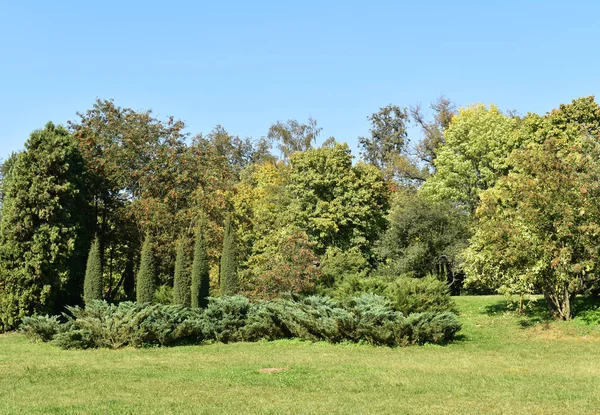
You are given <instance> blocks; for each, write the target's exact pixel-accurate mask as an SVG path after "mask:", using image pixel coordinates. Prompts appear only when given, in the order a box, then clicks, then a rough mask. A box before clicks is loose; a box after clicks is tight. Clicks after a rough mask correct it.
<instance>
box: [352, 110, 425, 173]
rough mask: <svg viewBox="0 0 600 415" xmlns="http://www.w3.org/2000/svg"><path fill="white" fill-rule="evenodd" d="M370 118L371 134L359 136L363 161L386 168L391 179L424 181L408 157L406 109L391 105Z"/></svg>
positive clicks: (385, 171) (385, 170) (381, 168)
mask: <svg viewBox="0 0 600 415" xmlns="http://www.w3.org/2000/svg"><path fill="white" fill-rule="evenodd" d="M368 119H369V121H370V122H371V129H370V132H371V135H370V137H359V138H358V142H359V145H360V146H361V147H362V149H363V150H362V155H363V158H364V160H365V161H366V162H368V163H371V164H372V165H374V166H375V167H377V168H378V169H380V170H381V171H383V172H384V174H385V176H386V178H388V179H392V178H397V179H399V180H409V181H410V180H419V181H420V180H423V177H422V174H421V173H422V172H421V171H420V169H419V168H418V167H417V166H416V164H415V163H414V162H413V160H412V159H411V158H410V157H409V156H408V144H409V140H408V134H407V130H406V124H407V123H408V121H409V117H408V112H407V110H406V109H405V108H400V107H398V106H397V105H391V104H390V105H387V106H386V107H383V108H381V109H380V110H379V112H376V113H374V114H373V115H371V116H369V117H368Z"/></svg>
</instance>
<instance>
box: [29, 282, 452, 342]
mask: <svg viewBox="0 0 600 415" xmlns="http://www.w3.org/2000/svg"><path fill="white" fill-rule="evenodd" d="M68 311H69V313H67V314H65V315H64V317H65V319H66V320H65V321H63V322H61V321H59V319H58V318H57V317H48V316H35V317H27V318H25V319H24V322H23V325H22V327H21V330H22V331H23V332H24V333H25V335H27V337H28V338H29V339H31V340H40V341H44V342H52V343H53V344H55V345H57V346H60V347H62V348H65V349H70V348H91V347H108V348H119V347H123V346H133V347H142V346H149V345H162V346H168V345H177V344H198V343H201V342H203V341H219V342H224V343H228V342H237V341H257V340H261V339H267V340H275V339H285V338H300V339H306V340H310V341H328V342H332V343H337V342H342V341H351V342H365V343H369V344H374V345H387V346H404V345H409V344H423V343H446V342H448V341H450V340H452V339H453V338H454V335H455V334H456V332H457V331H458V330H460V323H459V322H458V320H457V318H456V316H455V315H454V314H453V313H450V312H425V313H414V314H411V315H408V316H404V315H402V313H399V312H397V311H394V310H393V308H392V305H391V303H390V301H389V300H387V299H386V298H384V297H381V296H378V295H375V294H363V295H361V296H359V297H354V298H351V299H349V300H346V301H344V302H337V301H335V300H332V299H330V298H327V297H316V296H312V297H306V298H291V299H286V300H277V301H261V302H257V303H252V302H250V301H249V300H248V299H247V298H245V297H242V296H239V295H238V296H232V297H217V298H211V299H209V304H208V307H207V308H206V309H190V308H186V307H183V306H176V305H164V304H154V305H144V304H141V305H140V304H136V303H132V302H124V303H120V304H118V305H114V304H108V303H106V302H103V301H94V302H92V303H90V304H89V305H88V306H87V307H86V308H80V307H69V308H68Z"/></svg>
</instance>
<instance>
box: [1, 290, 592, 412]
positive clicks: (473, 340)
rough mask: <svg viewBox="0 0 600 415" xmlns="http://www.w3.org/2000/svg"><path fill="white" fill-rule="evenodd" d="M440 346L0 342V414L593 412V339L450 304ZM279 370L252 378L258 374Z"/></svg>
mask: <svg viewBox="0 0 600 415" xmlns="http://www.w3.org/2000/svg"><path fill="white" fill-rule="evenodd" d="M456 302H457V304H458V308H459V310H460V313H461V321H462V322H463V330H462V331H461V336H460V338H459V339H458V340H457V341H456V342H455V343H453V344H450V345H447V346H423V347H418V346H413V347H406V348H399V349H390V348H385V347H371V346H364V345H350V344H342V345H330V344H325V343H316V344H312V343H307V342H299V341H277V342H261V343H238V344H229V345H223V344H213V345H205V346H191V347H174V348H162V349H161V348H153V349H141V350H136V349H122V350H82V351H63V350H60V349H58V348H56V347H53V346H51V345H48V344H31V343H29V341H28V340H27V339H26V338H25V337H23V336H22V335H19V334H6V335H1V336H0V413H1V414H13V413H23V414H35V413H55V414H71V413H98V414H106V413H115V414H127V413H131V414H146V413H148V414H164V413H222V414H239V413H272V414H281V413H306V414H313V413H334V414H335V413H339V414H341V413H344V414H349V413H390V414H413V413H414V414H417V413H418V414H422V413H432V414H444V413H460V414H489V413H520V414H597V413H600V329H599V328H598V327H597V325H596V326H594V325H592V326H590V325H586V324H584V323H583V322H582V321H580V320H575V321H572V322H568V323H564V322H561V323H557V322H552V323H548V322H547V321H544V319H543V317H539V315H538V314H537V313H533V314H531V315H529V316H525V317H522V316H517V315H515V314H514V313H512V312H508V311H506V306H505V300H504V298H503V297H459V298H457V299H456ZM266 368H283V369H285V370H283V371H279V372H272V373H262V372H260V369H266Z"/></svg>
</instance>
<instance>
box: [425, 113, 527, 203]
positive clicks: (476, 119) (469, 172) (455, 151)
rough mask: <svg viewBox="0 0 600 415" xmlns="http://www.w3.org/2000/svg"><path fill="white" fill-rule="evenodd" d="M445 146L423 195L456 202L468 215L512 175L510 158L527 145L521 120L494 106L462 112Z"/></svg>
mask: <svg viewBox="0 0 600 415" xmlns="http://www.w3.org/2000/svg"><path fill="white" fill-rule="evenodd" d="M444 141H445V144H444V145H443V146H442V147H441V148H440V149H439V151H438V153H437V157H436V159H435V169H436V172H435V174H433V175H432V176H431V177H430V178H429V179H428V180H427V182H426V183H425V184H424V185H423V188H422V190H423V192H424V193H425V194H426V195H427V196H429V197H431V198H432V199H436V200H449V201H453V202H456V203H457V204H458V205H459V206H461V207H462V208H464V209H465V210H466V211H468V212H474V211H475V209H476V208H477V206H478V205H479V195H480V193H481V192H482V191H484V190H485V189H488V188H490V187H492V186H493V185H494V183H496V180H497V179H498V178H499V177H501V176H503V175H505V174H506V173H508V156H509V155H510V153H511V152H512V151H513V150H514V149H515V148H518V147H520V146H521V145H522V144H523V141H524V137H523V136H522V135H520V134H518V133H517V120H516V119H515V118H510V117H507V116H505V115H504V114H502V113H501V112H500V111H499V110H498V108H497V107H496V106H494V105H490V107H489V108H488V107H486V106H484V105H482V104H479V105H475V106H472V107H468V108H461V109H460V110H459V111H458V114H457V115H455V116H454V117H453V118H452V121H451V122H450V125H449V127H448V129H447V131H446V132H445V134H444Z"/></svg>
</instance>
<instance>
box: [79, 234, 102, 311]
mask: <svg viewBox="0 0 600 415" xmlns="http://www.w3.org/2000/svg"><path fill="white" fill-rule="evenodd" d="M103 289H104V285H103V283H102V264H101V263H100V245H99V243H98V238H96V239H94V242H93V243H92V246H91V248H90V253H89V255H88V259H87V266H86V268H85V280H84V283H83V301H84V303H85V304H88V303H90V302H91V301H94V300H102V291H103Z"/></svg>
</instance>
